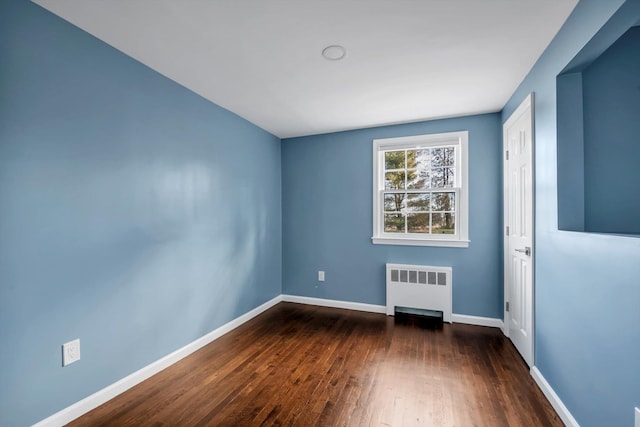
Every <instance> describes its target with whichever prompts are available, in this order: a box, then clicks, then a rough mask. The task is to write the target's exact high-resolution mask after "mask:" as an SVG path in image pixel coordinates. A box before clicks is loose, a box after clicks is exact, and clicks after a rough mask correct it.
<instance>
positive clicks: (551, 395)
mask: <svg viewBox="0 0 640 427" xmlns="http://www.w3.org/2000/svg"><path fill="white" fill-rule="evenodd" d="M530 372H531V376H532V377H533V379H534V381H535V382H536V384H538V387H540V390H542V393H543V394H544V395H545V397H546V398H547V400H548V401H549V403H551V406H553V409H555V410H556V412H557V413H558V416H559V417H560V419H561V420H562V422H563V423H564V424H565V425H566V426H568V427H580V424H578V422H577V421H576V419H575V418H573V415H571V412H569V410H568V409H567V407H566V406H564V403H562V400H560V398H559V397H558V395H557V394H556V392H555V391H553V389H552V388H551V386H550V385H549V383H548V382H547V380H546V379H545V378H544V377H543V376H542V373H541V372H540V370H539V369H538V368H537V367H536V366H534V367H532V368H531V371H530Z"/></svg>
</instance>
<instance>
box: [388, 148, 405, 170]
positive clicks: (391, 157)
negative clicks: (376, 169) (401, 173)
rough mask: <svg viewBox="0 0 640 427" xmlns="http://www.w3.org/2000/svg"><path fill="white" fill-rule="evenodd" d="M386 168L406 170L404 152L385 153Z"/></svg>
mask: <svg viewBox="0 0 640 427" xmlns="http://www.w3.org/2000/svg"><path fill="white" fill-rule="evenodd" d="M384 168H385V169H386V170H389V169H404V150H400V151H387V152H385V153H384Z"/></svg>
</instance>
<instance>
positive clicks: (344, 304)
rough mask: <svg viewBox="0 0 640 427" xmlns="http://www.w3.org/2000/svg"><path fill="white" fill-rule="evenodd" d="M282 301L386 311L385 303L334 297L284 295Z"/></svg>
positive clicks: (378, 311)
mask: <svg viewBox="0 0 640 427" xmlns="http://www.w3.org/2000/svg"><path fill="white" fill-rule="evenodd" d="M282 301H285V302H297V303H299V304H307V305H319V306H321V307H333V308H345V309H347V310H356V311H368V312H371V313H386V311H387V307H385V306H384V305H374V304H364V303H361V302H350V301H338V300H333V299H323V298H312V297H301V296H298V295H284V294H283V295H282Z"/></svg>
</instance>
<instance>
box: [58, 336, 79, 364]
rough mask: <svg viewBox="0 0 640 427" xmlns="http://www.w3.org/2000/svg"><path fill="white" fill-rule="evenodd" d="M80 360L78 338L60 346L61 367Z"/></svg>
mask: <svg viewBox="0 0 640 427" xmlns="http://www.w3.org/2000/svg"><path fill="white" fill-rule="evenodd" d="M78 360H80V338H78V339H77V340H73V341H69V342H68V343H66V344H62V366H67V365H69V364H70V363H73V362H77V361H78Z"/></svg>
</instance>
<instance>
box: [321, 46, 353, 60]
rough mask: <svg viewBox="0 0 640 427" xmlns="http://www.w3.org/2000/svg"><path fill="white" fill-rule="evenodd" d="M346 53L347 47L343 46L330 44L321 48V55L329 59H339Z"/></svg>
mask: <svg viewBox="0 0 640 427" xmlns="http://www.w3.org/2000/svg"><path fill="white" fill-rule="evenodd" d="M346 55H347V49H345V48H344V47H343V46H340V45H337V44H332V45H331V46H327V47H325V48H324V49H322V56H324V57H325V59H328V60H329V61H339V60H341V59H342V58H344V57H345V56H346Z"/></svg>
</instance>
